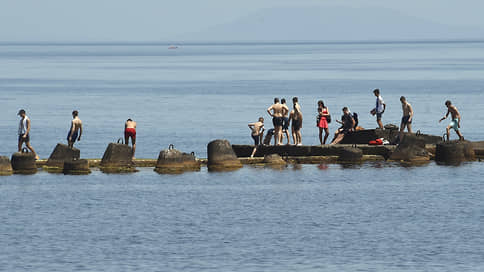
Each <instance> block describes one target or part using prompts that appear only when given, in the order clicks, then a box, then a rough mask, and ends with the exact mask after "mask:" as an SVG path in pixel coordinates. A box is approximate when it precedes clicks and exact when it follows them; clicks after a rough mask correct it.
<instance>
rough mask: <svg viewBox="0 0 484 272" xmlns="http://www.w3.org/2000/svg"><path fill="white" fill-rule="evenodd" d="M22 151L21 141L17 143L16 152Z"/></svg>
mask: <svg viewBox="0 0 484 272" xmlns="http://www.w3.org/2000/svg"><path fill="white" fill-rule="evenodd" d="M20 151H22V141H18V152H20Z"/></svg>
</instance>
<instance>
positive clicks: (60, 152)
mask: <svg viewBox="0 0 484 272" xmlns="http://www.w3.org/2000/svg"><path fill="white" fill-rule="evenodd" d="M80 154H81V151H79V149H77V148H70V147H69V146H67V145H65V144H61V143H58V144H57V145H56V147H55V148H54V150H53V151H52V153H51V154H50V156H49V159H48V160H47V164H46V166H47V167H49V168H52V167H57V168H61V169H62V168H63V167H64V162H65V161H72V160H77V159H79V157H80Z"/></svg>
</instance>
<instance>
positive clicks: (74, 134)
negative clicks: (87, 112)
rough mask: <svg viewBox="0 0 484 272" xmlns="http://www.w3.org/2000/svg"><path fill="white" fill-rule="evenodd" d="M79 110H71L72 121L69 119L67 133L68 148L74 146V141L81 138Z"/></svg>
mask: <svg viewBox="0 0 484 272" xmlns="http://www.w3.org/2000/svg"><path fill="white" fill-rule="evenodd" d="M78 115H79V112H78V111H76V110H75V111H73V112H72V118H73V119H72V121H71V129H70V130H69V133H68V134H67V143H68V145H69V147H70V148H72V147H73V146H74V143H75V142H76V140H77V141H80V140H81V135H82V121H81V119H79V116H78Z"/></svg>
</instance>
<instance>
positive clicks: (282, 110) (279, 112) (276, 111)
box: [267, 97, 289, 145]
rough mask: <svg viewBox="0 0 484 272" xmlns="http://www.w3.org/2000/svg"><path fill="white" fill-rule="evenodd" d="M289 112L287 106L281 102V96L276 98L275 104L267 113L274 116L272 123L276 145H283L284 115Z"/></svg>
mask: <svg viewBox="0 0 484 272" xmlns="http://www.w3.org/2000/svg"><path fill="white" fill-rule="evenodd" d="M288 112H289V109H288V108H287V106H285V105H282V104H281V103H279V98H277V97H276V98H274V104H273V105H272V106H270V107H269V108H268V109H267V113H269V115H270V116H271V117H272V124H273V125H274V138H275V141H276V145H281V138H280V137H281V132H282V126H283V124H284V119H283V116H284V115H286V114H287V113H288Z"/></svg>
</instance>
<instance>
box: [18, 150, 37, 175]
mask: <svg viewBox="0 0 484 272" xmlns="http://www.w3.org/2000/svg"><path fill="white" fill-rule="evenodd" d="M12 169H13V171H14V173H15V174H35V173H36V172H37V165H36V163H35V155H34V153H32V152H28V151H27V149H26V148H24V149H23V150H22V152H16V153H13V155H12Z"/></svg>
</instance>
